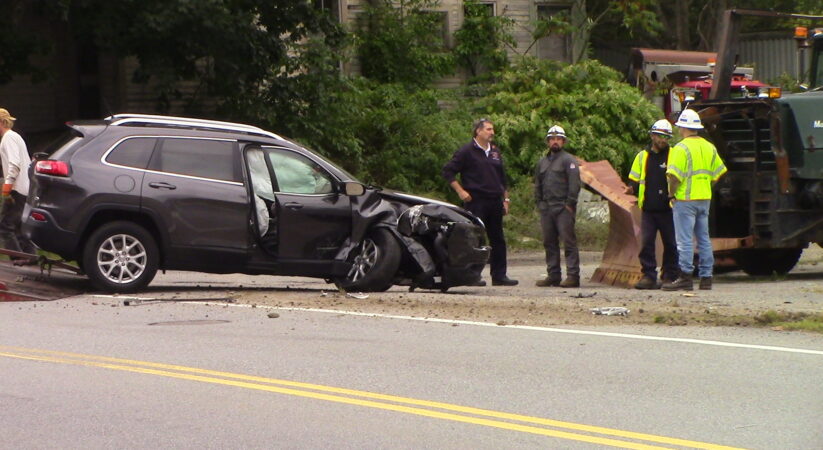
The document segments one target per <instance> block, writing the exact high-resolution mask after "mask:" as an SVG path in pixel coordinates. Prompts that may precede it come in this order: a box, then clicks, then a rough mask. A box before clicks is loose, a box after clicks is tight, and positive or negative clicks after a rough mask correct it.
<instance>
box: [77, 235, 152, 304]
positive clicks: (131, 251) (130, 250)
mask: <svg viewBox="0 0 823 450" xmlns="http://www.w3.org/2000/svg"><path fill="white" fill-rule="evenodd" d="M158 261H159V251H158V249H157V243H156V242H155V240H154V237H152V235H151V233H149V232H148V231H146V229H145V228H143V227H141V226H140V225H137V224H135V223H132V222H127V221H116V222H109V223H107V224H105V225H103V226H101V227H100V228H98V229H97V230H95V231H94V233H92V234H91V236H89V238H88V240H86V242H85V244H84V247H83V269H84V270H85V272H86V275H87V276H88V277H89V280H91V283H92V284H93V285H94V287H95V288H97V289H99V290H101V291H104V292H112V293H126V292H134V291H137V290H139V289H142V288H144V287H146V285H148V284H149V283H150V282H151V280H152V279H154V275H155V274H156V273H157V266H158Z"/></svg>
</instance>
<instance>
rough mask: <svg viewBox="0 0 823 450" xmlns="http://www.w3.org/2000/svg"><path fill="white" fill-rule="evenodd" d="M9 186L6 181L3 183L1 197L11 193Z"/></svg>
mask: <svg viewBox="0 0 823 450" xmlns="http://www.w3.org/2000/svg"><path fill="white" fill-rule="evenodd" d="M11 186H12V185H10V184H8V183H4V184H3V197H8V196H10V195H11Z"/></svg>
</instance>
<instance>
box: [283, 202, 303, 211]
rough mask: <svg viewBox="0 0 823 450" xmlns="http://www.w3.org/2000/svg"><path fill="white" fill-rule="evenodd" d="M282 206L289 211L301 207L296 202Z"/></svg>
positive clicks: (300, 204)
mask: <svg viewBox="0 0 823 450" xmlns="http://www.w3.org/2000/svg"><path fill="white" fill-rule="evenodd" d="M283 206H285V207H286V208H289V209H300V208H302V207H303V204H302V203H297V202H286V203H284V204H283Z"/></svg>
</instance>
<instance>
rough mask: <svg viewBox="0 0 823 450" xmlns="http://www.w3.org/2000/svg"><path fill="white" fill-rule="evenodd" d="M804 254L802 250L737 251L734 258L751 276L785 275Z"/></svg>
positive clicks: (764, 249) (759, 249)
mask: <svg viewBox="0 0 823 450" xmlns="http://www.w3.org/2000/svg"><path fill="white" fill-rule="evenodd" d="M802 253H803V249H802V248H762V249H761V248H755V249H746V250H737V251H736V252H735V253H734V256H733V258H734V261H735V262H736V263H737V265H738V266H740V268H741V269H743V271H744V272H746V273H747V274H749V275H754V276H758V275H760V276H762V275H771V274H772V273H777V274H778V275H785V274H786V273H788V272H789V271H790V270H792V268H794V265H795V264H797V261H798V260H799V259H800V255H801V254H802Z"/></svg>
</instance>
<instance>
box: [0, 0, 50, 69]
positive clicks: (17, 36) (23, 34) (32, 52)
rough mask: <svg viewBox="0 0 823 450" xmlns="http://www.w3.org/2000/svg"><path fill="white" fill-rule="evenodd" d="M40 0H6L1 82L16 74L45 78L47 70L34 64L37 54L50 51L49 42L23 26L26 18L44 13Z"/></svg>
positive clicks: (1, 18) (0, 24) (1, 13)
mask: <svg viewBox="0 0 823 450" xmlns="http://www.w3.org/2000/svg"><path fill="white" fill-rule="evenodd" d="M42 6H43V5H40V4H39V3H38V2H32V1H29V0H5V1H4V3H3V7H2V10H0V30H2V32H0V49H2V50H0V85H1V84H5V83H8V82H9V81H11V80H12V78H14V77H15V76H25V75H28V76H31V77H32V78H33V79H34V80H35V81H38V80H42V79H44V78H45V77H46V74H47V71H46V70H45V69H44V68H43V67H39V66H37V65H36V64H34V63H33V60H34V59H35V58H36V57H39V56H44V55H46V54H48V53H49V51H50V45H49V43H48V42H46V41H45V40H43V39H42V38H40V36H38V34H37V32H36V31H35V30H32V29H29V28H28V27H25V26H23V21H24V20H25V19H29V18H31V17H33V16H37V15H38V14H41V13H42V9H43V7H42Z"/></svg>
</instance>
